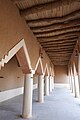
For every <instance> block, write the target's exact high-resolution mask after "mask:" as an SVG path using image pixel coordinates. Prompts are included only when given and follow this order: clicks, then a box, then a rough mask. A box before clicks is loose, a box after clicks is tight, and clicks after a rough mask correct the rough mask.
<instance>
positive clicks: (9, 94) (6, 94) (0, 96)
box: [0, 84, 37, 102]
mask: <svg viewBox="0 0 80 120" xmlns="http://www.w3.org/2000/svg"><path fill="white" fill-rule="evenodd" d="M36 88H37V84H34V85H33V90H34V89H36ZM23 90H24V87H20V88H17V89H11V90H7V91H3V92H0V102H3V101H5V100H8V99H11V98H13V97H16V96H18V95H21V94H23Z"/></svg>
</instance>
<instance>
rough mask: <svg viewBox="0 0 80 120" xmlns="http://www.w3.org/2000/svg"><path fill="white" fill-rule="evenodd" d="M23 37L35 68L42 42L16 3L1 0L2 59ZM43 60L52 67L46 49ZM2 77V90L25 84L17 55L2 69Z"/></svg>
mask: <svg viewBox="0 0 80 120" xmlns="http://www.w3.org/2000/svg"><path fill="white" fill-rule="evenodd" d="M22 39H24V40H25V43H26V46H27V49H28V53H29V57H30V60H31V66H32V68H33V69H35V66H36V63H37V61H38V58H39V48H40V47H41V46H40V44H39V43H38V42H37V39H36V38H35V36H34V35H33V33H32V31H31V30H30V28H29V27H28V25H27V24H26V22H25V20H24V19H23V18H22V17H21V16H20V14H19V10H18V8H17V7H16V5H15V4H14V3H13V2H12V1H11V0H0V60H1V59H2V58H4V55H6V54H8V52H9V50H10V49H11V48H12V47H14V46H15V45H16V44H17V43H18V42H19V41H20V40H22ZM42 62H43V67H44V68H45V65H46V63H47V65H48V67H49V68H50V59H49V57H48V56H47V54H46V53H45V52H44V51H43V59H42ZM44 68H43V69H44ZM0 77H3V78H0V91H4V90H9V89H12V88H18V87H22V86H23V80H24V75H23V73H22V71H21V68H20V67H18V66H17V61H16V59H15V57H14V58H12V59H11V60H10V61H9V62H8V63H7V64H5V66H4V68H2V69H1V70H0ZM36 82H37V80H34V83H36Z"/></svg>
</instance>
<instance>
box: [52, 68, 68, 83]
mask: <svg viewBox="0 0 80 120" xmlns="http://www.w3.org/2000/svg"><path fill="white" fill-rule="evenodd" d="M54 72H55V83H68V76H67V66H54Z"/></svg>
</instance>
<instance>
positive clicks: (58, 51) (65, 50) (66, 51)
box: [45, 49, 73, 54]
mask: <svg viewBox="0 0 80 120" xmlns="http://www.w3.org/2000/svg"><path fill="white" fill-rule="evenodd" d="M45 51H46V52H47V53H52V54H54V53H58V54H60V53H61V54H62V53H63V54H67V53H71V52H72V53H73V49H70V50H68V49H64V50H63V49H62V50H45Z"/></svg>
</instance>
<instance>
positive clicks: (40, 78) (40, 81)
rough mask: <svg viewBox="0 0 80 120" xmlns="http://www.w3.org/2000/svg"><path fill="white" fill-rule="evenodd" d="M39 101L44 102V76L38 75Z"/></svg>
mask: <svg viewBox="0 0 80 120" xmlns="http://www.w3.org/2000/svg"><path fill="white" fill-rule="evenodd" d="M38 101H39V102H40V103H43V102H44V76H43V75H39V76H38Z"/></svg>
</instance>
